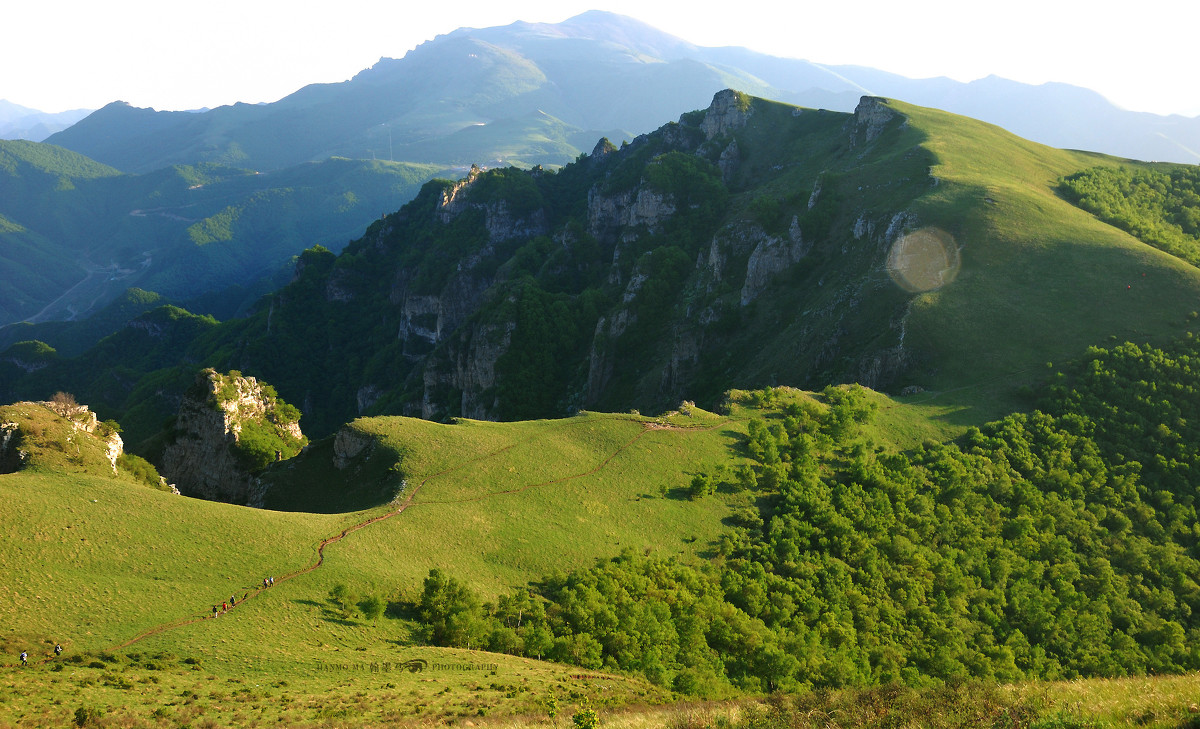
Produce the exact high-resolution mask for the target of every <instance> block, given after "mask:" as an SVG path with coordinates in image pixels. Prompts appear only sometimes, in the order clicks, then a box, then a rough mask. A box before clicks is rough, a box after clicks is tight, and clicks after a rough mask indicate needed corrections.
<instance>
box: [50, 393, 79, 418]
mask: <svg viewBox="0 0 1200 729" xmlns="http://www.w3.org/2000/svg"><path fill="white" fill-rule="evenodd" d="M50 409H51V410H53V411H54V412H56V413H58V414H59V415H61V416H63V417H64V418H66V417H69V416H71V415H74V414H75V413H78V412H79V403H78V402H76V401H75V396H74V395H72V394H71V393H69V392H63V391H62V390H59V391H58V392H56V393H54V397H52V398H50Z"/></svg>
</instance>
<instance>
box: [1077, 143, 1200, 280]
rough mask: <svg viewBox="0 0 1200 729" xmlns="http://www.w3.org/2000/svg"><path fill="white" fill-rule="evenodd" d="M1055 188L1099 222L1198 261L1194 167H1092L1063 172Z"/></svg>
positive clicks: (1198, 197)
mask: <svg viewBox="0 0 1200 729" xmlns="http://www.w3.org/2000/svg"><path fill="white" fill-rule="evenodd" d="M1059 190H1060V191H1061V192H1062V193H1063V195H1064V196H1066V198H1067V199H1068V200H1070V201H1071V202H1073V203H1075V204H1076V205H1078V206H1079V207H1081V208H1083V209H1084V210H1087V211H1088V212H1090V213H1093V214H1094V215H1096V216H1097V217H1098V218H1100V219H1101V220H1103V221H1104V222H1106V223H1109V224H1111V225H1115V226H1117V227H1118V228H1121V229H1122V230H1125V231H1127V232H1129V233H1130V234H1132V235H1134V236H1136V237H1137V238H1139V239H1141V240H1142V241H1145V242H1146V243H1149V244H1150V245H1153V246H1155V247H1157V248H1161V249H1162V250H1164V251H1166V252H1168V253H1170V254H1172V255H1176V256H1179V257H1180V258H1182V259H1183V260H1185V261H1187V262H1188V263H1192V264H1195V265H1200V168H1197V167H1191V166H1188V167H1185V166H1182V165H1170V166H1168V167H1165V168H1164V169H1163V170H1159V169H1155V168H1153V167H1139V168H1131V167H1095V168H1092V169H1089V170H1084V171H1083V172H1077V173H1075V174H1073V175H1070V176H1068V177H1065V178H1063V179H1062V181H1061V182H1060V184H1059Z"/></svg>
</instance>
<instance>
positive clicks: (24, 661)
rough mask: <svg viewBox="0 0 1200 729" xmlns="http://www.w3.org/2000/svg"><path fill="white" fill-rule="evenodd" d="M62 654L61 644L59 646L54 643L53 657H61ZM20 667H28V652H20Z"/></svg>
mask: <svg viewBox="0 0 1200 729" xmlns="http://www.w3.org/2000/svg"><path fill="white" fill-rule="evenodd" d="M62 652H63V647H62V644H61V643H55V644H54V655H55V656H61V655H62ZM21 665H22V666H28V665H29V651H21Z"/></svg>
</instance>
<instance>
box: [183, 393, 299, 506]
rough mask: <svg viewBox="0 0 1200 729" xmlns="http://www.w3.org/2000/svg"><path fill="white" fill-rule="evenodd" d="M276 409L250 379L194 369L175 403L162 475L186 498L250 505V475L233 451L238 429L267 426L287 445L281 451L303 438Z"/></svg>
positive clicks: (239, 433)
mask: <svg viewBox="0 0 1200 729" xmlns="http://www.w3.org/2000/svg"><path fill="white" fill-rule="evenodd" d="M282 407H283V406H281V404H280V403H278V401H277V400H276V399H275V397H274V393H273V392H272V391H270V390H269V389H268V388H266V387H265V386H264V385H261V384H259V382H258V381H257V380H255V379H254V378H253V377H242V376H240V375H239V374H237V373H231V374H229V375H221V374H219V373H217V372H216V371H214V370H212V369H207V370H204V371H202V372H200V373H199V374H198V375H197V376H196V382H195V384H194V386H193V387H192V388H191V389H190V390H189V391H188V393H187V395H185V396H184V399H183V402H182V403H181V404H180V406H179V416H178V418H177V419H176V421H175V432H176V437H175V440H174V442H173V443H171V444H170V445H168V446H167V447H166V449H165V450H164V451H163V456H162V467H161V470H162V473H163V475H164V476H165V477H166V478H167V479H168V480H170V481H172V482H174V483H175V484H177V485H178V487H179V489H180V491H181V492H182V493H183V494H185V495H187V496H196V497H199V498H203V499H209V500H212V501H227V502H231V503H238V504H245V503H250V502H251V501H252V499H251V497H252V495H253V494H254V493H255V492H254V491H253V490H252V487H253V485H254V479H253V476H252V474H251V473H250V470H249V468H248V466H247V458H246V456H245V453H244V452H241V453H239V451H238V445H239V442H240V440H241V436H242V430H243V428H245V427H247V426H248V425H250V424H254V425H255V426H257V427H260V428H262V427H266V428H269V429H270V430H271V431H273V432H274V433H275V434H276V435H277V436H278V437H279V438H280V439H281V442H282V443H284V444H286V445H289V446H293V448H291V449H290V450H292V451H293V453H289V454H287V455H292V454H294V451H295V450H299V447H300V445H302V444H303V443H304V442H305V440H304V434H303V433H301V431H300V423H299V422H298V420H294V419H292V418H290V417H288V414H287V413H284V412H282V411H281V408H282ZM282 455H284V454H283V453H282V452H279V453H278V456H277V457H279V456H282ZM260 496H261V494H260Z"/></svg>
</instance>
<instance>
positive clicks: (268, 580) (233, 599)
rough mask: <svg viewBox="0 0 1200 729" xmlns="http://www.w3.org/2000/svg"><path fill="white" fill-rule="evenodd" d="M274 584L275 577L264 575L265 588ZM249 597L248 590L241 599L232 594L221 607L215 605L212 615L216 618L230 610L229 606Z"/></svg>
mask: <svg viewBox="0 0 1200 729" xmlns="http://www.w3.org/2000/svg"><path fill="white" fill-rule="evenodd" d="M274 584H275V578H274V577H264V578H263V589H266V588H268V587H270V586H271V585H274ZM249 599H250V593H248V592H247V593H246V594H245V595H242V599H241V600H239V599H237V595H230V596H229V601H228V602H223V603H221V606H220V607H217V606H216V605H213V611H212V616H213V617H214V618H215V617H217V616H218V615H220V614H221V613H226V612H229V608H231V607H233V606H234V605H237V604H238V603H239V602H246V601H247V600H249Z"/></svg>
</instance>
